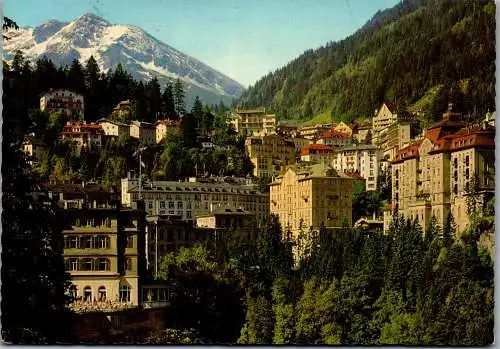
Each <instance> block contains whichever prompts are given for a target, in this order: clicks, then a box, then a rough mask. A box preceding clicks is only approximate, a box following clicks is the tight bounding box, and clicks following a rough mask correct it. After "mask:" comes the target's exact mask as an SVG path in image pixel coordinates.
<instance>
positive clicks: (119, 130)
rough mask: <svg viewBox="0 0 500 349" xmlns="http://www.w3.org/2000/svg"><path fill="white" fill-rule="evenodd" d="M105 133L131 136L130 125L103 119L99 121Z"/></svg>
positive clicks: (113, 135)
mask: <svg viewBox="0 0 500 349" xmlns="http://www.w3.org/2000/svg"><path fill="white" fill-rule="evenodd" d="M99 125H101V127H102V129H103V131H104V135H105V136H108V137H130V126H129V125H128V124H126V123H123V122H120V121H115V120H109V119H103V120H100V121H99Z"/></svg>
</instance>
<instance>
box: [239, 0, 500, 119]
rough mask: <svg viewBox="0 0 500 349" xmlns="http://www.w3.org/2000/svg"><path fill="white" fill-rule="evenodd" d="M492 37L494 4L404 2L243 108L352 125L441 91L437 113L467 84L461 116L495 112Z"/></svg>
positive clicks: (261, 88)
mask: <svg viewBox="0 0 500 349" xmlns="http://www.w3.org/2000/svg"><path fill="white" fill-rule="evenodd" d="M494 34H495V4H494V2H493V1H488V0H479V1H474V2H468V1H464V0H457V1H452V0H409V1H403V2H401V3H400V4H398V5H396V6H394V7H393V8H390V9H386V10H383V11H378V12H377V13H376V14H375V15H374V16H373V17H372V19H370V20H369V21H367V23H365V25H363V26H362V27H361V28H360V29H359V30H357V31H356V32H355V33H353V34H352V35H350V36H348V37H346V38H345V39H343V40H340V41H337V42H329V43H327V44H326V45H324V46H321V47H318V48H316V49H310V50H306V51H305V52H304V53H303V54H301V55H299V56H298V57H296V58H295V59H293V60H292V61H290V62H289V63H288V64H287V65H285V66H283V67H281V68H279V69H277V70H275V71H274V72H272V73H269V74H267V75H266V76H264V77H263V78H261V79H260V80H258V81H257V82H256V83H255V84H253V85H252V86H250V87H249V88H248V89H247V90H246V91H245V92H244V93H243V95H242V97H241V98H240V100H239V101H238V103H239V105H241V106H243V107H254V106H262V107H266V108H268V109H269V110H270V111H272V112H274V113H276V114H277V115H279V116H280V117H282V118H284V119H290V120H301V121H306V120H309V119H311V118H312V117H314V115H318V114H321V113H324V112H328V113H330V114H331V116H332V119H334V121H340V120H343V121H352V120H355V119H362V118H368V117H371V116H372V115H373V111H374V110H375V109H376V108H378V107H379V106H380V104H381V103H382V102H383V101H385V100H389V101H396V102H397V104H398V105H402V106H405V105H408V106H409V105H412V104H414V103H416V102H417V101H418V100H419V99H420V98H422V97H423V96H424V95H425V94H426V92H427V91H429V90H431V89H432V88H434V87H435V86H440V85H443V86H444V87H443V89H442V90H440V91H439V93H438V94H437V95H438V97H437V98H439V99H441V100H440V102H439V103H440V105H439V108H435V110H434V111H433V112H434V113H436V115H439V109H440V108H441V107H443V106H445V105H446V103H443V101H442V100H443V99H447V98H450V99H453V98H455V96H453V98H451V97H450V95H452V94H454V93H451V92H450V91H454V90H457V89H456V88H455V86H456V85H460V84H461V82H463V81H464V80H465V81H467V86H468V89H467V91H466V92H465V94H466V96H458V97H457V102H458V100H459V99H460V98H462V97H464V98H466V99H467V101H468V103H469V105H468V106H467V107H466V108H465V109H464V110H463V112H465V113H467V112H468V111H470V110H474V112H476V113H479V112H483V111H484V112H486V110H487V109H488V108H489V109H492V108H494V98H495V86H494V83H492V81H494V77H495V75H494V74H495V45H494V41H495V40H494ZM479 91H481V92H479ZM453 102H454V101H453ZM456 104H457V105H458V104H460V103H456ZM462 104H464V103H462Z"/></svg>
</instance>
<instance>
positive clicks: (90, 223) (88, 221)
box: [87, 217, 95, 227]
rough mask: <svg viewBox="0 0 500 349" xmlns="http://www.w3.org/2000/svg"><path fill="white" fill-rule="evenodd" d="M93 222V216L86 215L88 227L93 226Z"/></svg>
mask: <svg viewBox="0 0 500 349" xmlns="http://www.w3.org/2000/svg"><path fill="white" fill-rule="evenodd" d="M94 224H95V222H94V217H88V218H87V226H88V227H93V226H94Z"/></svg>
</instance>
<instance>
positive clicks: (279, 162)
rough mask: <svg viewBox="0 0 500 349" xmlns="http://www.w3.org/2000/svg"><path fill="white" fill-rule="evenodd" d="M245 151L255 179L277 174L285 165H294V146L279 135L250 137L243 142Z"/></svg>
mask: <svg viewBox="0 0 500 349" xmlns="http://www.w3.org/2000/svg"><path fill="white" fill-rule="evenodd" d="M245 149H246V152H247V154H248V157H249V158H250V161H251V162H252V164H253V165H254V170H253V174H254V176H256V177H261V176H273V175H275V174H278V173H279V172H280V171H281V170H282V169H283V168H284V166H286V165H292V164H295V153H296V151H295V145H294V143H293V141H291V140H287V139H285V138H283V137H281V136H279V135H276V134H271V135H266V136H252V137H247V139H246V140H245Z"/></svg>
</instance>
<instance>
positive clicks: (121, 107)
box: [113, 99, 132, 118]
mask: <svg viewBox="0 0 500 349" xmlns="http://www.w3.org/2000/svg"><path fill="white" fill-rule="evenodd" d="M131 107H132V104H131V103H130V101H129V100H128V99H127V100H126V101H121V102H120V103H118V104H117V105H116V107H114V108H113V114H116V116H118V117H120V118H124V117H130V115H131Z"/></svg>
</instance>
